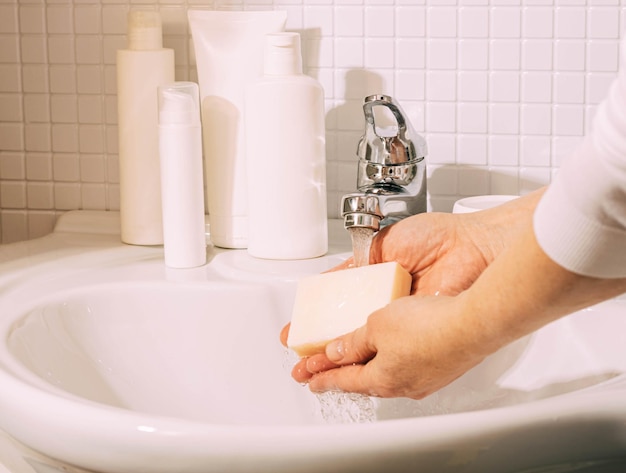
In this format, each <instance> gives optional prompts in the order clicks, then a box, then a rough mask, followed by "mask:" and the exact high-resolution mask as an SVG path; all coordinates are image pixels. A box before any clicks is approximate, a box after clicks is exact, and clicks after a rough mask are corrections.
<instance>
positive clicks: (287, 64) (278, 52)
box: [263, 33, 302, 76]
mask: <svg viewBox="0 0 626 473" xmlns="http://www.w3.org/2000/svg"><path fill="white" fill-rule="evenodd" d="M263 72H264V73H265V75H272V76H275V75H295V74H302V52H301V50H300V35H299V34H298V33H273V34H268V35H266V36H265V63H264V69H263Z"/></svg>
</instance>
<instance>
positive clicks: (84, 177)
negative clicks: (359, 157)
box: [0, 0, 626, 243]
mask: <svg viewBox="0 0 626 473" xmlns="http://www.w3.org/2000/svg"><path fill="white" fill-rule="evenodd" d="M197 6H210V7H214V8H235V9H241V8H251V9H259V8H263V9H267V8H279V9H285V10H287V11H288V25H287V26H288V29H290V30H296V31H300V32H301V33H302V34H303V38H304V43H303V44H304V55H305V65H306V69H307V70H306V72H307V73H308V74H311V75H312V76H315V77H317V78H318V79H319V80H320V81H321V82H322V84H323V86H324V88H325V91H326V96H327V108H328V115H327V147H328V153H327V154H328V187H329V211H330V215H331V216H336V215H337V204H338V199H339V197H340V196H341V195H342V194H343V193H345V192H348V191H351V190H353V188H354V182H355V178H356V172H355V171H356V163H355V156H354V151H355V146H356V142H357V140H358V138H359V136H360V133H361V129H362V122H363V118H362V111H361V101H362V99H363V97H364V96H365V95H368V94H371V93H387V94H390V95H393V96H395V97H396V98H397V99H398V100H400V101H401V103H402V104H403V106H404V108H405V110H406V111H407V113H408V114H409V116H410V119H411V121H412V122H413V124H414V126H415V128H416V129H417V130H418V131H419V132H421V133H423V134H424V136H425V137H426V138H427V140H428V143H429V147H430V155H429V157H428V162H429V166H428V168H429V170H428V174H429V177H430V182H429V186H430V206H431V208H432V209H433V210H444V211H445V210H449V209H450V208H451V205H452V202H453V201H454V200H456V199H457V198H459V197H460V196H465V195H472V194H486V193H506V194H522V193H525V192H528V191H530V190H532V189H534V188H536V187H538V186H541V185H543V184H545V183H548V182H549V181H550V179H551V176H552V175H554V173H555V171H556V169H558V166H559V165H560V163H561V162H562V161H563V160H564V159H567V156H568V154H569V153H570V152H571V150H572V149H573V148H574V147H575V146H576V145H577V144H578V143H579V141H580V139H581V136H582V135H583V134H584V133H585V131H586V130H587V129H588V128H589V127H590V124H591V120H592V117H593V113H594V108H595V106H596V105H597V103H598V102H599V101H600V100H601V99H602V98H603V96H604V94H605V91H606V90H607V88H608V85H609V83H610V81H611V80H612V78H613V77H614V76H615V74H616V71H617V61H618V46H619V36H620V33H621V31H623V29H624V23H625V22H626V0H216V1H211V0H208V1H206V0H158V1H157V0H130V1H129V0H47V1H45V0H19V1H18V0H0V228H1V231H0V242H5V243H6V242H12V241H17V240H21V239H25V238H32V237H37V236H40V235H43V234H45V233H47V232H49V231H50V230H51V228H52V226H53V225H54V222H55V219H56V217H57V216H58V215H59V214H60V213H62V212H64V211H66V210H70V209H118V208H119V196H118V169H117V154H116V153H117V130H116V122H117V116H116V114H117V109H116V95H115V93H116V86H115V52H116V50H117V49H118V48H122V47H124V46H125V44H126V38H125V32H126V15H127V12H128V11H129V9H130V8H157V9H159V10H160V12H161V14H162V17H163V21H164V35H165V41H164V42H165V45H166V46H167V47H171V48H173V49H174V50H175V52H176V67H177V79H178V80H196V73H195V69H194V58H193V51H192V50H191V49H190V37H189V31H188V28H187V22H186V10H187V8H189V7H197Z"/></svg>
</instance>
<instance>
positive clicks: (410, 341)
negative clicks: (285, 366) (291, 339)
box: [292, 296, 498, 399]
mask: <svg viewBox="0 0 626 473" xmlns="http://www.w3.org/2000/svg"><path fill="white" fill-rule="evenodd" d="M462 298H463V296H457V297H445V296H440V297H433V296H423V297H420V296H408V297H403V298H400V299H397V300H395V301H393V302H391V303H390V304H389V305H387V306H386V307H385V308H383V309H380V310H378V311H376V312H374V313H373V314H371V315H370V317H369V319H368V321H367V324H366V325H364V326H363V327H361V328H359V329H357V330H355V331H354V332H351V333H349V334H346V335H344V336H342V337H339V338H338V339H336V340H334V341H333V342H331V343H329V344H328V346H327V347H326V352H325V354H320V355H314V356H311V357H309V358H305V359H303V360H301V361H300V362H299V363H298V364H297V365H296V367H295V368H294V370H293V372H292V375H293V377H294V378H295V379H296V380H297V381H299V382H307V383H308V384H309V388H310V389H311V391H313V392H323V391H328V390H341V391H348V392H355V393H362V394H365V395H368V396H380V397H409V398H413V399H421V398H423V397H425V396H427V395H429V394H431V393H433V392H435V391H437V390H438V389H440V388H442V387H444V386H446V385H447V384H449V383H450V382H452V381H454V380H455V379H456V378H458V377H459V376H461V375H462V374H464V373H465V372H466V371H468V370H469V369H470V368H472V367H474V366H476V365H477V364H478V363H480V362H481V361H482V360H483V359H484V358H485V356H487V355H488V354H489V353H490V352H492V351H495V349H497V348H498V347H496V346H493V343H491V344H489V343H486V341H483V340H482V339H481V337H480V335H479V334H480V332H478V335H477V331H476V327H475V326H473V325H472V324H471V323H467V318H464V317H461V314H462V311H463V304H462Z"/></svg>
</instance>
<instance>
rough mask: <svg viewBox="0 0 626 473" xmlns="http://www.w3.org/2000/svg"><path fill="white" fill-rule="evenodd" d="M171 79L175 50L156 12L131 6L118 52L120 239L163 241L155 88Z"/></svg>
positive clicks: (134, 242) (146, 242)
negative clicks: (165, 39)
mask: <svg viewBox="0 0 626 473" xmlns="http://www.w3.org/2000/svg"><path fill="white" fill-rule="evenodd" d="M171 82H174V51H173V50H172V49H164V48H163V39H162V27H161V17H160V16H159V14H158V12H155V11H131V12H130V14H129V17H128V49H122V50H118V51H117V112H118V118H117V122H118V148H119V149H118V151H119V173H120V224H121V234H122V241H123V242H124V243H128V244H132V245H161V244H163V223H162V217H161V175H160V172H159V140H158V105H157V88H158V86H160V85H164V84H168V83H171Z"/></svg>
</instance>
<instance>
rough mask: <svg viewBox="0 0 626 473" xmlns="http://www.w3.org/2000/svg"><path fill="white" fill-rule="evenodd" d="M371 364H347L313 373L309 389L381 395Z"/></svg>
mask: <svg viewBox="0 0 626 473" xmlns="http://www.w3.org/2000/svg"><path fill="white" fill-rule="evenodd" d="M370 368H371V367H370V365H347V366H342V367H340V368H338V369H334V370H328V371H323V372H321V373H317V374H315V375H312V377H311V379H310V380H309V389H310V390H311V391H312V392H315V393H321V392H326V391H344V392H351V393H358V394H365V395H366V396H377V397H378V396H380V395H381V394H380V393H378V392H377V391H376V390H375V388H373V386H375V385H376V383H375V382H374V381H375V380H373V379H370V371H371V369H370Z"/></svg>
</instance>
